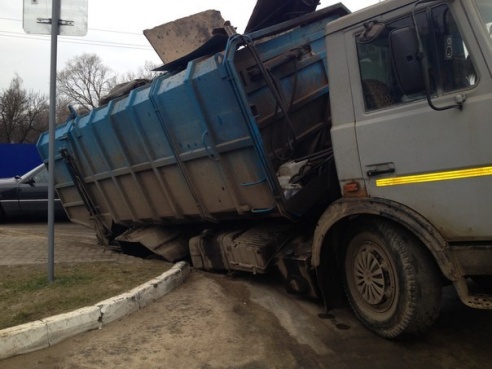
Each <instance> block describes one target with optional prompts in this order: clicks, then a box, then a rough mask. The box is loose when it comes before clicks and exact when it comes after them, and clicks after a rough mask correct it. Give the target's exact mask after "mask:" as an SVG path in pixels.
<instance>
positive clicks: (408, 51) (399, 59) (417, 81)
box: [389, 27, 426, 95]
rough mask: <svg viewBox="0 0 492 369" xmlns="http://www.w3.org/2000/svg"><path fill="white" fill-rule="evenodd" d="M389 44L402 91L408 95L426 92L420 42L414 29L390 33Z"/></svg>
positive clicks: (403, 29) (407, 28)
mask: <svg viewBox="0 0 492 369" xmlns="http://www.w3.org/2000/svg"><path fill="white" fill-rule="evenodd" d="M389 43H390V49H391V56H392V59H393V64H394V67H395V72H396V77H397V80H398V84H399V86H400V88H401V90H402V91H403V92H404V93H405V94H407V95H411V94H415V93H419V92H425V90H426V88H425V76H424V73H423V70H422V63H421V61H420V59H419V58H418V40H417V36H416V33H415V30H414V29H413V28H412V27H403V28H398V29H395V30H393V31H391V32H390V34H389Z"/></svg>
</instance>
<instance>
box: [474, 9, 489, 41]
mask: <svg viewBox="0 0 492 369" xmlns="http://www.w3.org/2000/svg"><path fill="white" fill-rule="evenodd" d="M475 4H477V9H478V11H479V13H480V17H481V21H482V23H483V26H484V28H485V31H486V32H487V34H488V35H489V37H490V42H491V43H492V1H490V0H475Z"/></svg>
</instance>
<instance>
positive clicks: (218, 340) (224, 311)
mask: <svg viewBox="0 0 492 369" xmlns="http://www.w3.org/2000/svg"><path fill="white" fill-rule="evenodd" d="M16 227H17V226H16ZM60 232H61V233H62V234H63V231H60ZM443 294H444V297H443V304H442V311H441V316H440V318H439V319H438V320H437V322H436V324H435V326H434V327H433V329H432V330H431V331H430V332H429V333H428V334H426V335H425V336H422V337H420V338H418V339H413V340H406V341H396V342H394V341H388V340H384V339H381V338H379V337H378V336H376V335H374V334H372V333H371V332H369V331H368V330H366V329H365V328H364V327H362V326H361V324H359V322H358V321H357V320H356V319H355V318H354V317H353V315H352V314H351V312H350V311H349V309H348V308H346V309H345V308H341V309H336V310H334V311H330V312H329V314H328V316H325V317H324V319H322V318H320V317H319V314H320V313H322V312H323V307H322V305H320V304H319V303H317V302H314V301H310V300H304V299H299V298H295V297H292V296H290V295H288V294H286V293H285V292H284V290H283V288H282V286H281V285H280V284H279V283H278V282H277V281H276V280H275V279H274V278H265V277H255V276H247V275H241V276H237V277H234V278H231V277H229V276H225V275H216V274H210V273H203V272H199V271H193V272H192V273H191V275H190V276H189V278H188V280H187V281H186V282H185V283H184V284H183V285H182V286H181V287H179V288H178V289H176V290H174V291H173V292H171V293H170V294H168V295H167V296H165V297H164V298H162V299H160V300H158V301H157V302H155V303H154V304H152V305H150V306H149V307H147V308H145V309H143V310H141V311H139V312H138V313H136V314H134V315H131V316H128V317H126V318H124V319H122V320H120V321H117V322H114V323H112V324H110V325H108V326H107V327H105V328H103V329H101V330H97V331H92V332H87V333H84V334H81V335H79V336H76V337H73V338H71V339H68V340H67V341H65V342H62V343H60V344H58V345H55V346H53V347H51V348H49V349H46V350H42V351H38V352H33V353H30V354H26V355H22V356H18V357H14V358H10V359H6V360H3V361H0V368H2V369H14V368H15V369H17V368H24V369H29V368H40V369H55V368H57V369H69V368H70V369H89V368H90V369H92V368H94V369H95V368H132V369H133V368H146V369H147V368H200V369H212V368H214V369H215V368H217V369H218V368H244V369H247V368H251V369H253V368H365V369H366V368H392V369H393V368H403V369H405V368H425V369H432V368H442V369H449V368H466V369H474V368H476V369H486V368H492V350H491V349H492V336H491V332H492V312H491V311H481V310H474V309H471V308H467V307H466V306H464V305H463V304H461V302H460V301H459V300H458V298H457V296H456V294H455V293H454V291H453V289H452V288H446V289H445V290H444V293H443Z"/></svg>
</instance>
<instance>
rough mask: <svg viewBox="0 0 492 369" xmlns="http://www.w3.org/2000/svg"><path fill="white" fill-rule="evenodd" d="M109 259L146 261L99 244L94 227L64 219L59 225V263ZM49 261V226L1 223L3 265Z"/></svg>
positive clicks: (0, 253) (0, 240)
mask: <svg viewBox="0 0 492 369" xmlns="http://www.w3.org/2000/svg"><path fill="white" fill-rule="evenodd" d="M93 261H107V262H117V263H145V262H146V260H144V259H141V258H137V257H133V256H129V255H124V254H120V253H117V252H115V251H112V250H110V249H108V248H105V247H104V246H102V245H98V244H97V239H96V236H95V234H94V232H93V231H92V230H91V229H88V228H85V227H82V226H79V225H77V224H72V223H69V222H61V223H57V224H56V225H55V263H79V262H93ZM47 262H48V236H47V225H46V224H43V223H42V222H37V223H2V224H0V266H2V265H31V264H45V263H47Z"/></svg>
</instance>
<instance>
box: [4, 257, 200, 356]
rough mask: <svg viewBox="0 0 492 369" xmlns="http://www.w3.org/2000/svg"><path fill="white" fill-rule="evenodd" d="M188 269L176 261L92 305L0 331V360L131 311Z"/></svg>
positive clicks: (173, 284)
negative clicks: (147, 277) (172, 264)
mask: <svg viewBox="0 0 492 369" xmlns="http://www.w3.org/2000/svg"><path fill="white" fill-rule="evenodd" d="M189 271H190V266H189V265H188V263H186V262H179V263H177V264H175V265H174V266H173V267H172V268H171V269H170V270H168V271H167V272H165V273H163V274H162V275H160V276H159V277H157V278H154V279H151V280H150V281H148V282H147V283H144V284H142V285H140V286H138V287H136V288H134V289H132V290H130V291H128V292H125V293H123V294H121V295H119V296H116V297H112V298H110V299H107V300H104V301H101V302H99V303H97V304H95V305H94V306H87V307H84V308H81V309H78V310H75V311H72V312H70V313H65V314H60V315H55V316H52V317H49V318H46V319H41V320H37V321H35V322H31V323H26V324H22V325H19V326H16V327H11V328H7V329H3V330H0V360H1V359H6V358H8V357H12V356H15V355H20V354H25V353H28V352H31V351H36V350H40V349H44V348H47V347H50V346H52V345H54V344H56V343H58V342H61V341H63V340H65V339H67V338H69V337H72V336H74V335H76V334H79V333H83V332H87V331H90V330H93V329H100V328H102V327H103V326H104V325H106V324H108V323H110V322H112V321H115V320H118V319H121V318H122V317H124V316H126V315H129V314H131V313H134V312H136V311H138V310H139V309H142V308H143V307H145V306H147V305H149V304H150V303H151V302H153V301H154V300H156V299H158V298H160V297H162V296H164V295H166V294H167V293H169V292H171V291H172V290H173V289H174V288H175V287H177V286H179V285H180V284H181V283H183V281H184V280H185V278H186V276H187V275H188V273H189Z"/></svg>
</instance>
